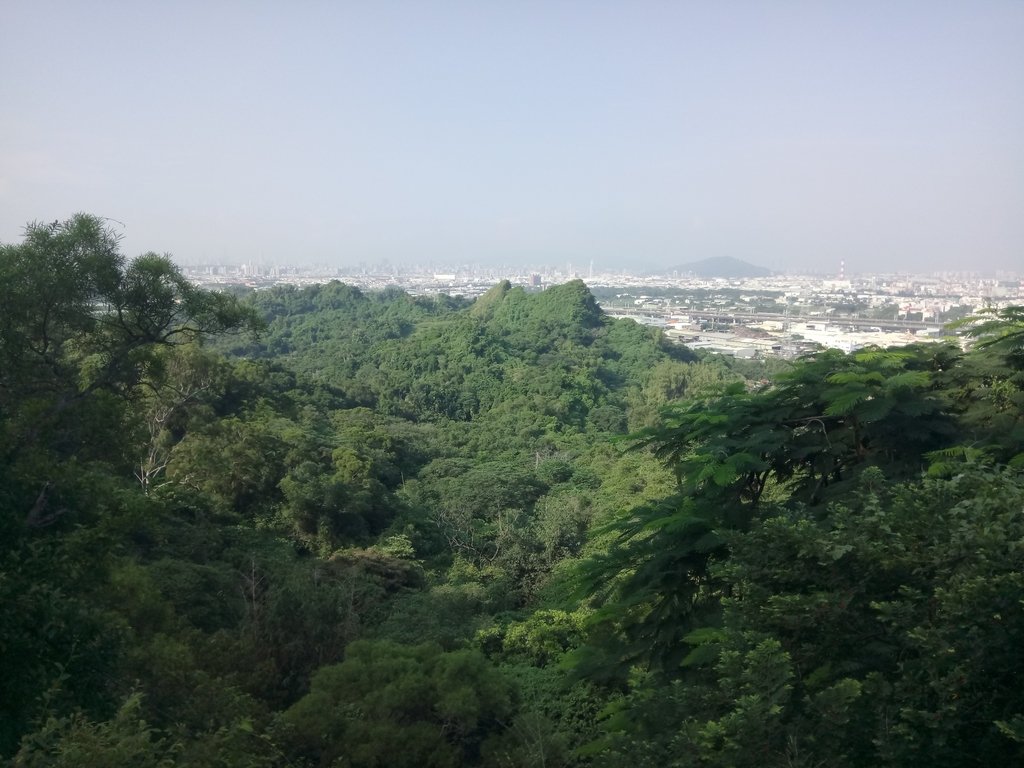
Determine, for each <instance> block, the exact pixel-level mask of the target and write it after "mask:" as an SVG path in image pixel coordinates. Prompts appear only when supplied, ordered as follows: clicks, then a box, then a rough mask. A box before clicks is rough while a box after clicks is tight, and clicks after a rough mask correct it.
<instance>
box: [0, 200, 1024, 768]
mask: <svg viewBox="0 0 1024 768" xmlns="http://www.w3.org/2000/svg"><path fill="white" fill-rule="evenodd" d="M0 300H2V306H3V308H4V311H3V314H2V316H0V363H2V365H0V438H2V443H0V515H2V517H0V532H2V534H3V537H2V539H0V541H2V544H0V675H2V678H0V679H2V681H3V687H2V689H0V759H4V760H10V761H11V764H12V765H17V766H50V765H57V766H121V765H124V766H164V765H183V766H224V765H230V766H351V767H352V768H362V767H363V766H402V765H408V766H462V765H465V766H538V765H545V766H587V765H593V766H619V765H624V764H630V765H646V766H670V765H693V766H712V765H720V766H736V765H751V766H773V765H778V766H783V765H785V766H793V765H838V766H869V765H870V766H875V765H892V766H903V765H906V766H911V765H920V764H928V765H948V766H954V765H972V764H977V765H986V766H987V765H1000V764H1013V763H1014V762H1017V761H1019V759H1020V758H1021V753H1020V740H1021V739H1022V738H1024V696H1022V695H1021V694H1020V692H1019V686H1017V685H1016V683H1015V678H1016V677H1017V676H1018V675H1020V673H1021V672H1022V664H1021V657H1020V654H1019V648H1020V643H1021V640H1022V639H1024V616H1022V612H1021V605H1022V603H1021V601H1022V599H1024V589H1022V587H1024V583H1022V577H1021V574H1022V573H1024V562H1022V557H1024V555H1022V552H1024V528H1022V525H1024V480H1022V477H1021V474H1020V465H1021V463H1022V459H1021V455H1022V451H1024V448H1022V441H1024V423H1022V405H1024V395H1022V389H1024V363H1022V360H1021V344H1020V340H1021V328H1022V327H1024V326H1022V321H1024V318H1022V316H1021V314H1020V312H1019V310H1014V309H1011V310H1008V311H1004V312H1003V313H1001V314H993V315H990V316H989V317H988V318H987V321H986V322H985V323H984V324H982V325H979V326H977V329H976V332H977V333H978V334H979V338H980V340H981V341H980V343H979V344H978V345H977V346H976V347H975V348H974V349H973V350H972V351H971V352H969V353H967V354H964V353H962V352H961V351H959V350H958V349H956V348H952V347H944V346H920V347H908V348H905V349H902V350H864V351H860V352H857V353H854V354H851V355H843V354H840V353H835V352H828V353H822V354H819V355H816V356H813V357H811V358H807V359H805V360H801V361H798V362H797V363H795V364H794V365H793V366H792V367H791V369H789V370H786V371H782V372H777V371H776V372H773V375H769V372H768V370H767V369H766V368H765V367H764V366H762V365H761V364H755V365H754V366H753V367H749V368H745V369H737V368H735V367H733V366H735V364H727V363H726V362H725V361H723V360H721V359H719V358H713V357H710V358H699V357H697V356H696V355H693V354H691V353H690V352H689V351H687V350H685V349H683V348H679V347H674V346H672V345H669V344H667V343H666V342H665V340H664V339H663V338H662V337H661V335H660V333H659V332H657V331H655V330H652V329H648V328H643V327H641V326H638V325H636V324H634V323H632V322H630V321H612V320H610V319H608V318H606V317H604V316H603V315H602V314H601V312H600V310H599V308H598V307H597V305H596V303H595V301H594V299H593V297H592V296H591V295H590V293H589V292H588V291H587V289H586V287H585V286H584V285H583V284H582V283H580V282H578V281H577V282H572V283H568V284H565V285H562V286H558V287H555V288H551V289H549V290H547V291H544V292H543V293H527V292H524V291H523V290H522V289H518V288H513V287H511V286H510V285H509V284H507V283H504V284H499V285H497V286H495V287H494V288H493V289H492V290H491V291H490V292H489V293H488V294H486V295H485V296H483V297H481V298H480V299H478V300H477V301H476V302H473V303H472V304H470V303H467V302H464V301H461V300H457V299H449V298H447V297H440V298H429V299H428V298H414V297H410V296H407V295H406V294H404V293H402V292H399V291H385V292H382V293H363V292H361V291H359V290H357V289H355V288H352V287H350V286H345V285H342V284H340V283H330V284H327V285H321V286H315V287H311V288H307V289H301V290H300V289H294V288H277V289H273V290H271V291H266V292H259V293H257V294H254V295H252V296H250V297H246V298H244V299H241V300H238V299H233V298H230V297H227V296H223V295H217V294H207V293H203V292H201V291H197V290H196V289H194V288H193V287H191V286H190V285H189V284H188V283H187V282H186V281H185V280H184V279H183V278H182V277H181V276H180V274H179V273H178V272H177V270H176V269H175V268H174V267H173V265H172V264H171V263H170V262H169V261H167V260H166V259H163V258H161V257H156V256H153V255H147V256H145V257H142V258H141V259H138V260H136V261H133V262H128V261H126V260H125V259H124V258H123V256H122V255H121V254H120V252H119V250H118V246H117V241H116V238H114V237H112V236H111V234H110V233H109V232H108V231H107V230H105V229H104V227H103V226H102V223H101V222H100V221H99V220H97V219H93V218H91V217H87V216H80V217H76V218H75V219H73V220H70V221H67V222H57V223H55V224H53V225H48V226H33V227H30V228H29V230H28V233H27V235H26V238H25V240H24V241H23V242H22V243H18V244H11V245H5V246H2V247H0ZM746 365H750V364H746ZM630 435H631V436H630Z"/></svg>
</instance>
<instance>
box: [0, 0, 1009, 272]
mask: <svg viewBox="0 0 1024 768" xmlns="http://www.w3.org/2000/svg"><path fill="white" fill-rule="evenodd" d="M0 104H2V109H0V241H3V242H15V241H18V240H19V239H20V238H21V235H22V232H23V228H24V225H25V224H26V223H27V222H28V221H31V220H47V221H51V220H53V219H58V218H64V217H67V216H69V215H70V214H72V213H74V212H76V211H85V212H89V213H95V214H98V215H102V216H107V217H111V218H112V219H117V220H118V221H120V222H123V223H124V227H123V232H124V236H125V240H124V244H125V251H126V253H128V254H129V255H137V254H138V253H141V252H143V251H146V250H156V251H160V252H170V253H172V254H173V255H174V256H175V258H176V259H178V260H179V261H180V262H183V263H196V262H203V261H211V262H222V263H240V262H242V261H247V260H250V259H252V260H257V261H263V262H265V263H270V262H292V263H306V264H309V263H334V264H339V265H341V264H354V263H357V262H359V261H368V262H373V261H377V260H380V259H389V260H391V261H392V262H393V263H399V262H400V263H409V262H415V261H421V262H427V261H434V262H447V263H455V262H478V263H496V262H522V263H533V264H538V263H551V264H564V263H565V262H566V261H573V262H575V263H578V264H581V265H582V264H584V263H586V262H588V261H589V260H591V259H593V260H594V262H595V268H596V269H601V268H604V267H613V268H628V267H631V266H634V267H637V268H639V267H641V266H647V265H668V264H679V263H684V262H688V261H694V260H697V259H702V258H706V257H710V256H734V257H737V258H742V259H746V260H748V261H751V262H754V263H757V264H761V265H764V266H768V267H771V268H774V269H780V270H801V269H814V270H818V271H829V270H832V269H833V268H837V265H838V262H839V261H840V260H841V259H845V260H846V264H847V271H848V272H859V271H880V270H896V269H904V270H930V269H972V270H979V269H1012V270H1020V271H1024V2H1022V1H1021V0H1006V1H1005V2H994V1H989V2H986V1H985V0H963V1H961V2H956V1H953V2H935V1H934V0H929V1H927V2H910V1H903V0H896V1H895V2H894V1H892V0H886V1H885V2H850V1H849V0H841V1H840V0H836V2H786V1H785V0H777V1H776V0H772V1H768V0H765V1H764V2H740V1H736V2H712V1H711V0H707V2H684V1H683V0H676V1H675V2H645V1H644V0H637V1H633V2H622V1H619V2H600V0H586V1H583V0H579V1H573V2H570V1H568V0H563V1H559V0H545V1H544V2H530V1H529V0H501V1H499V0H474V1H473V2H433V1H432V0H415V1H410V2H399V1H397V0H362V1H361V2H340V1H338V0H335V1H334V2H312V1H311V0H306V1H302V0H300V1H297V2H284V1H283V0H278V2H253V1H247V2H226V1H223V2H222V1H218V0H204V1H203V2H193V1H191V0H177V1H175V2H170V1H168V2H147V1H146V0H132V2H117V1H114V0H104V1H103V2H86V1H85V0H75V1H74V2H71V1H66V2H50V1H48V0H5V2H3V4H2V5H0ZM116 226H117V227H118V228H119V229H121V226H120V225H116Z"/></svg>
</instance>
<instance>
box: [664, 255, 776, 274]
mask: <svg viewBox="0 0 1024 768" xmlns="http://www.w3.org/2000/svg"><path fill="white" fill-rule="evenodd" d="M661 272H662V273H666V272H669V273H671V272H678V273H680V274H692V275H694V276H695V277H767V276H768V275H770V274H771V273H772V272H771V270H770V269H765V268H764V267H759V266H757V265H755V264H750V263H749V262H746V261H742V260H741V259H734V258H733V257H732V256H715V257H713V258H710V259H702V260H701V261H692V262H690V263H688V264H680V265H679V266H675V267H669V268H668V269H665V270H662V271H661Z"/></svg>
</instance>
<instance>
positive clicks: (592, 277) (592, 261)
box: [590, 259, 594, 280]
mask: <svg viewBox="0 0 1024 768" xmlns="http://www.w3.org/2000/svg"><path fill="white" fill-rule="evenodd" d="M590 279H591V280H593V279H594V260H593V259H591V260H590Z"/></svg>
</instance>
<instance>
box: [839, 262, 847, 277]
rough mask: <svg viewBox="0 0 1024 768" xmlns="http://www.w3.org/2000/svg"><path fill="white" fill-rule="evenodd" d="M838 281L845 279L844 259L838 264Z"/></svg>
mask: <svg viewBox="0 0 1024 768" xmlns="http://www.w3.org/2000/svg"><path fill="white" fill-rule="evenodd" d="M839 279H840V280H845V279H846V259H843V260H842V261H840V262H839Z"/></svg>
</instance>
